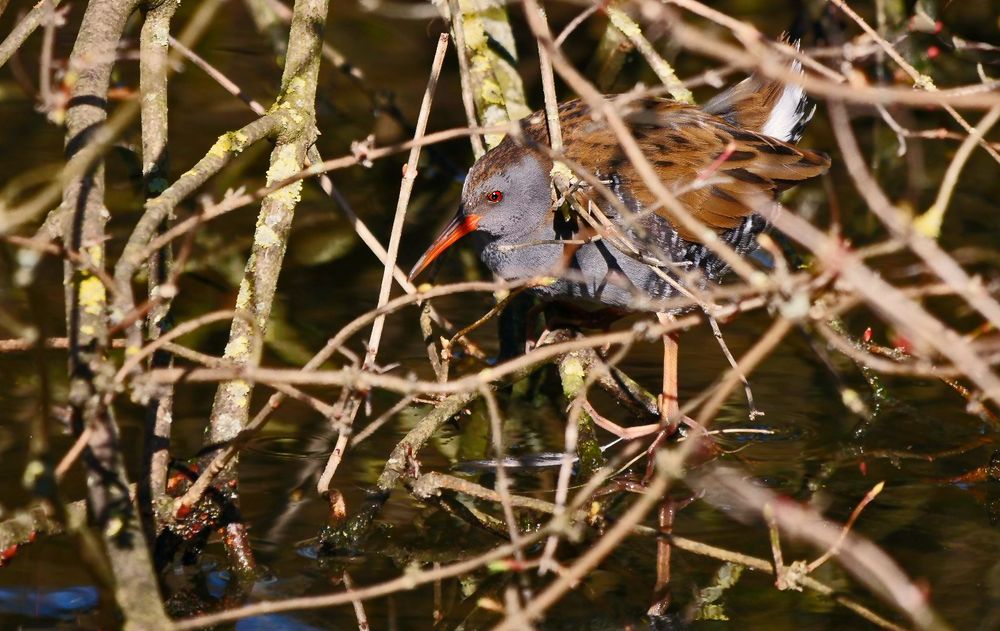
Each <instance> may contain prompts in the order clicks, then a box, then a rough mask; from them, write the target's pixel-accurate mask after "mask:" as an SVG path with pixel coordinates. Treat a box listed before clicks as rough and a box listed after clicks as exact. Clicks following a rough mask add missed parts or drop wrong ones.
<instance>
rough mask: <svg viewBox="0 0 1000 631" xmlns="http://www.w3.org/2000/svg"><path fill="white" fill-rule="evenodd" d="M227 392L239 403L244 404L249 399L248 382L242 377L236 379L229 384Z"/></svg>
mask: <svg viewBox="0 0 1000 631" xmlns="http://www.w3.org/2000/svg"><path fill="white" fill-rule="evenodd" d="M229 394H231V395H232V397H233V399H235V400H236V401H237V402H238V404H239V405H245V404H246V402H247V401H248V400H249V399H250V384H249V383H247V382H246V381H243V380H242V379H237V380H236V381H233V382H231V383H230V384H229Z"/></svg>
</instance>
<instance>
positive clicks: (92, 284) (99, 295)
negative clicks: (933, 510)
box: [79, 275, 107, 315]
mask: <svg viewBox="0 0 1000 631" xmlns="http://www.w3.org/2000/svg"><path fill="white" fill-rule="evenodd" d="M79 301H80V308H81V309H83V311H84V313H88V314H90V315H100V313H101V310H102V309H104V305H105V304H106V303H107V294H106V293H105V291H104V283H102V282H101V280H100V279H99V278H97V277H96V276H89V275H88V276H87V277H86V278H84V279H83V280H81V281H80V297H79Z"/></svg>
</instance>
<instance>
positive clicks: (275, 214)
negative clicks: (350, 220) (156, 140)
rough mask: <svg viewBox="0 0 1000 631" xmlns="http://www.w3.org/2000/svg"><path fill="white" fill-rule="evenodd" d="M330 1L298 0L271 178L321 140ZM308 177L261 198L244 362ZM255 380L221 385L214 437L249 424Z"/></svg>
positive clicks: (241, 326) (267, 310)
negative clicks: (320, 97)
mask: <svg viewBox="0 0 1000 631" xmlns="http://www.w3.org/2000/svg"><path fill="white" fill-rule="evenodd" d="M326 13H327V2H326V0H297V2H296V3H295V9H294V16H293V18H292V27H291V35H290V36H289V42H290V44H289V48H288V60H287V62H286V64H285V71H284V75H283V77H282V89H281V95H280V96H279V97H278V101H277V103H276V104H275V105H274V107H272V109H271V115H272V116H274V117H276V118H277V128H278V139H277V143H276V145H275V148H274V151H273V152H272V153H271V163H270V168H269V169H268V171H267V183H268V184H271V183H273V182H277V181H280V180H283V179H285V178H287V177H289V176H291V175H294V174H295V173H296V172H298V171H299V170H300V169H301V168H302V165H303V164H304V162H305V155H306V150H307V149H308V148H309V146H310V145H312V143H313V140H314V138H315V131H316V129H315V119H316V111H315V96H316V81H317V76H318V74H319V60H320V55H319V50H320V47H321V45H322V32H323V25H324V22H325V20H326ZM301 188H302V183H301V181H299V182H296V183H294V184H291V185H289V186H287V187H285V188H283V189H280V190H277V191H275V192H273V193H271V194H270V195H268V196H267V197H265V198H264V201H263V202H262V203H261V210H260V214H259V216H258V218H257V228H256V231H255V232H254V239H253V245H252V246H251V252H250V258H249V259H248V260H247V265H246V270H245V271H244V275H243V280H242V282H241V283H240V290H239V295H238V296H237V299H236V307H237V309H239V310H242V311H246V312H248V313H249V314H250V316H251V319H250V321H249V322H248V321H246V320H244V319H242V318H237V319H234V320H233V325H232V328H231V329H230V334H229V343H228V344H227V345H226V351H225V358H226V360H228V361H230V362H233V363H234V364H236V365H241V366H252V365H255V364H256V361H257V359H256V358H255V357H254V353H253V349H255V348H257V347H259V346H260V341H261V339H262V337H263V335H264V332H265V331H266V330H267V321H268V318H269V317H270V315H271V305H272V302H273V300H274V293H275V290H276V288H277V282H278V274H279V272H280V271H281V264H282V260H283V258H284V254H285V248H286V246H287V243H288V233H289V229H290V227H291V223H292V216H293V214H294V212H295V206H296V205H297V204H298V201H299V195H300V192H301ZM250 391H251V385H250V384H249V383H247V382H245V381H241V380H237V381H227V382H224V383H222V384H221V385H220V386H219V389H218V391H217V392H216V395H215V402H214V405H213V408H212V415H211V421H210V423H211V425H210V427H209V441H210V442H211V443H220V442H227V441H230V440H232V439H233V438H235V437H236V435H237V434H238V433H239V432H240V430H242V429H243V426H244V425H245V424H246V421H247V418H248V405H249V403H250Z"/></svg>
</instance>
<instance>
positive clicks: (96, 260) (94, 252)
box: [87, 245, 104, 266]
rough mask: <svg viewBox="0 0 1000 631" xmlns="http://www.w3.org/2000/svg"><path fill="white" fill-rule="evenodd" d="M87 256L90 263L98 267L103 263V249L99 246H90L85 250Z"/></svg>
mask: <svg viewBox="0 0 1000 631" xmlns="http://www.w3.org/2000/svg"><path fill="white" fill-rule="evenodd" d="M87 256H89V257H90V261H91V262H92V263H93V264H94V265H95V266H97V265H100V264H101V263H103V262H104V248H102V247H101V246H99V245H92V246H90V247H89V248H87Z"/></svg>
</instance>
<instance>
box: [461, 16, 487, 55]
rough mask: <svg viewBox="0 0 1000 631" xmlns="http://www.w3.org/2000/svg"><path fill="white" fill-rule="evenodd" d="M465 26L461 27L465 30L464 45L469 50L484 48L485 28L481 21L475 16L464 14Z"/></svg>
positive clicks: (485, 42)
mask: <svg viewBox="0 0 1000 631" xmlns="http://www.w3.org/2000/svg"><path fill="white" fill-rule="evenodd" d="M463 25H464V26H465V28H464V29H462V30H463V31H464V32H465V46H466V48H469V49H470V50H484V49H485V48H486V44H487V40H486V29H485V28H483V22H482V20H480V19H479V18H477V17H474V16H466V17H465V22H464V23H463Z"/></svg>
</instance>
